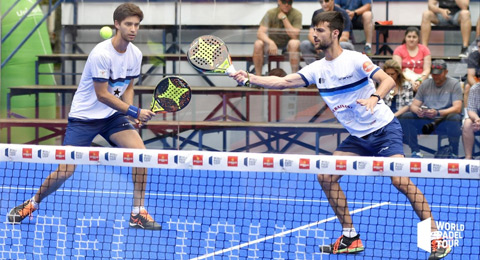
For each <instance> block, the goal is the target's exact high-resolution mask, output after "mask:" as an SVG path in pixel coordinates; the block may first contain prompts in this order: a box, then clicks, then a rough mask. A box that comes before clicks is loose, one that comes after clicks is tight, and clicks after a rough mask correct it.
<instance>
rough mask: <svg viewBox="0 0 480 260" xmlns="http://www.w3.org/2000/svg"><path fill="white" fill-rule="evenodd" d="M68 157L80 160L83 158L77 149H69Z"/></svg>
mask: <svg viewBox="0 0 480 260" xmlns="http://www.w3.org/2000/svg"><path fill="white" fill-rule="evenodd" d="M70 158H71V159H72V160H81V159H82V158H83V153H82V152H78V151H71V152H70Z"/></svg>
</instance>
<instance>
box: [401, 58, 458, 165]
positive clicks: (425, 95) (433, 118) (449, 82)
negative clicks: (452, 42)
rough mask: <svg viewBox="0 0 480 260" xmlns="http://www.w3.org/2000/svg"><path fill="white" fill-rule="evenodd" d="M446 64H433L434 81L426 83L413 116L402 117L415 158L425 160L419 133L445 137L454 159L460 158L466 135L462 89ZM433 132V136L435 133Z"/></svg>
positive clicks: (417, 99) (443, 62) (412, 109)
mask: <svg viewBox="0 0 480 260" xmlns="http://www.w3.org/2000/svg"><path fill="white" fill-rule="evenodd" d="M447 73H448V70H447V63H446V62H445V61H444V60H435V61H433V62H432V78H428V79H426V80H425V81H424V82H423V83H422V85H421V86H420V88H418V92H417V94H416V96H415V98H414V99H413V101H412V103H411V104H410V112H406V113H404V114H403V115H401V116H400V117H399V120H400V123H401V124H402V128H403V130H404V134H405V139H406V143H407V144H408V145H409V146H410V148H411V150H412V157H417V158H418V157H423V155H422V154H421V153H420V147H419V145H418V136H417V135H418V134H419V133H421V132H422V133H425V134H429V133H444V134H447V135H448V142H449V145H450V146H451V147H452V150H453V153H454V154H455V155H454V156H456V155H458V146H459V141H460V135H461V134H462V130H461V124H462V116H461V114H460V113H461V112H462V88H461V86H460V81H459V80H457V79H454V78H451V77H448V76H447ZM432 130H433V132H431V131H432Z"/></svg>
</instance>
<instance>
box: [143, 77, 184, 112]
mask: <svg viewBox="0 0 480 260" xmlns="http://www.w3.org/2000/svg"><path fill="white" fill-rule="evenodd" d="M191 98H192V91H191V89H190V87H189V86H188V83H187V82H186V81H185V80H183V79H182V78H179V77H176V76H171V77H166V78H163V79H162V80H161V81H160V82H159V83H158V85H157V87H156V88H155V91H154V92H153V99H152V104H151V107H150V110H152V112H154V113H157V114H158V113H166V112H176V111H180V110H182V109H183V108H185V107H186V106H187V105H188V103H190V99H191Z"/></svg>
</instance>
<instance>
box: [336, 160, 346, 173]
mask: <svg viewBox="0 0 480 260" xmlns="http://www.w3.org/2000/svg"><path fill="white" fill-rule="evenodd" d="M335 170H337V171H346V170H347V160H337V161H336V162H335Z"/></svg>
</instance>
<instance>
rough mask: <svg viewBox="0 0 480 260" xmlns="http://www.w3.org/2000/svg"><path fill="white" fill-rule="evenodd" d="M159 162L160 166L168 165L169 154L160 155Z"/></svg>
mask: <svg viewBox="0 0 480 260" xmlns="http://www.w3.org/2000/svg"><path fill="white" fill-rule="evenodd" d="M157 162H158V164H168V154H167V153H159V154H158V159H157Z"/></svg>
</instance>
